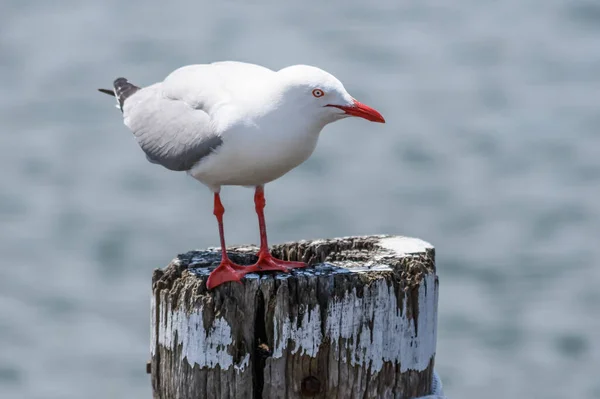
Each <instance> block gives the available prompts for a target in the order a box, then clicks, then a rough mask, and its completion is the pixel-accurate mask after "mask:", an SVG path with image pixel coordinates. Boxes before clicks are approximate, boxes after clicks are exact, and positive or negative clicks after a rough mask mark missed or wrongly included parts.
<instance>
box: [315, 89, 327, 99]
mask: <svg viewBox="0 0 600 399" xmlns="http://www.w3.org/2000/svg"><path fill="white" fill-rule="evenodd" d="M312 93H313V96H315V97H317V98H319V97H323V96H324V95H325V93H324V92H323V90H321V89H314V90H313V91H312Z"/></svg>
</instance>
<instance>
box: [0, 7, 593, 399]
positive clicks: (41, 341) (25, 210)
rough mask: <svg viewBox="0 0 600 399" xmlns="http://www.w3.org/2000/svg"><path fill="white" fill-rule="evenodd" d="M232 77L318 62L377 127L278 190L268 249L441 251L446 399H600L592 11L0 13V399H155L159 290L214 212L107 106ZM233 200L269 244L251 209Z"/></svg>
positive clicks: (350, 137)
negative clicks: (186, 79) (165, 86)
mask: <svg viewBox="0 0 600 399" xmlns="http://www.w3.org/2000/svg"><path fill="white" fill-rule="evenodd" d="M227 59H234V60H243V61H250V62H255V63H259V64H262V65H266V66H268V67H271V68H275V69H277V68H281V67H284V66H287V65H291V64H297V63H306V64H313V65H317V66H320V67H322V68H324V69H326V70H328V71H330V72H331V73H333V74H335V75H336V76H337V77H339V78H340V79H341V80H342V81H343V82H344V83H345V86H346V88H347V89H348V91H349V92H350V93H352V94H353V95H354V96H355V97H356V98H358V99H359V100H361V101H363V102H365V103H367V104H369V105H371V106H373V107H375V108H377V109H378V110H380V111H381V113H382V114H383V115H384V116H385V117H386V119H387V124H386V125H376V124H370V123H368V122H366V121H362V120H357V119H352V120H344V121H342V122H338V123H335V124H333V125H331V126H328V127H327V128H326V129H325V131H324V132H323V134H322V136H321V139H320V142H319V145H318V148H317V150H316V152H315V154H314V155H313V156H312V158H311V159H310V160H309V161H308V162H306V163H305V164H304V165H302V166H301V167H299V168H298V169H296V170H294V171H292V172H291V173H289V174H288V175H286V176H285V177H284V178H282V179H280V180H279V181H277V182H274V183H272V184H270V185H268V186H267V201H268V203H267V210H266V212H267V223H268V227H269V232H270V238H271V241H272V242H283V241H288V240H297V239H303V238H318V237H334V236H344V235H355V234H371V233H390V234H402V235H409V236H416V237H420V238H422V239H425V240H427V241H430V242H431V243H433V244H434V245H435V246H436V248H437V257H438V272H439V275H440V287H441V288H440V290H441V292H440V304H439V311H440V314H439V332H438V351H437V357H436V368H437V370H438V372H439V373H440V375H441V377H442V380H443V382H444V384H445V391H446V393H447V394H448V395H449V396H450V397H451V398H454V399H458V398H488V399H500V398H525V397H527V398H542V397H543V398H545V399H549V398H566V397H585V398H600V378H599V373H600V332H599V331H600V291H599V287H600V285H599V284H600V111H599V107H600V106H599V101H598V98H599V93H600V3H599V2H598V1H596V0H525V1H518V0H507V1H503V2H491V1H481V0H477V1H476V0H458V1H454V2H441V1H434V0H421V1H391V0H388V1H378V2H366V1H350V0H345V1H334V2H321V1H298V2H242V1H240V0H237V1H219V2H217V1H193V2H192V1H188V2H184V1H171V2H163V1H157V0H153V1H142V0H129V1H116V0H105V1H83V0H55V1H45V0H44V1H42V0H37V1H34V0H30V1H23V0H2V1H1V2H0V128H1V131H0V223H1V226H2V227H1V228H0V259H1V262H2V265H1V267H0V397H1V398H7V399H8V398H25V399H38V398H39V399H42V398H43V399H53V398H56V399H58V398H60V399H80V398H89V399H105V398H147V397H150V394H151V389H150V383H149V377H148V375H146V373H145V362H146V360H148V358H149V297H150V278H151V273H152V270H153V269H154V268H156V267H162V266H164V265H166V264H167V263H168V262H169V261H170V260H171V259H172V258H173V257H174V256H175V255H176V254H178V253H181V252H183V251H186V250H189V249H193V248H203V247H207V246H215V245H218V236H217V230H216V224H215V221H214V219H213V215H212V208H211V206H212V197H211V195H210V193H209V191H208V190H207V189H206V188H205V187H203V186H202V185H200V184H199V183H197V182H196V181H194V180H192V179H191V178H189V177H187V176H186V175H185V174H178V173H174V172H170V171H168V170H166V169H163V168H161V167H158V166H156V165H152V164H149V163H148V162H147V161H146V159H145V157H144V155H143V154H142V152H141V150H139V148H138V147H137V144H136V143H135V141H134V139H133V138H132V136H131V134H130V133H129V131H128V130H127V129H126V128H125V127H124V126H123V124H122V119H121V115H120V113H119V111H118V110H117V109H115V107H114V100H113V99H111V98H109V97H107V96H104V95H101V94H100V93H98V92H96V91H95V90H96V88H98V87H106V86H108V87H110V84H111V82H112V80H113V79H114V78H116V77H118V76H125V77H127V78H129V79H131V80H132V81H133V82H135V83H138V84H141V85H145V84H150V83H153V82H155V81H158V80H162V79H163V78H164V77H165V76H166V75H167V74H168V73H169V72H170V71H171V70H173V69H175V68H177V67H179V66H182V65H186V64H191V63H204V62H211V61H215V60H227ZM272 150H276V149H272ZM223 201H224V204H225V206H226V209H227V213H226V215H225V219H226V226H225V227H226V234H227V238H228V243H229V244H240V243H256V242H257V241H258V233H257V223H256V216H255V214H254V211H253V203H252V191H250V190H248V189H243V188H226V189H225V190H224V191H223Z"/></svg>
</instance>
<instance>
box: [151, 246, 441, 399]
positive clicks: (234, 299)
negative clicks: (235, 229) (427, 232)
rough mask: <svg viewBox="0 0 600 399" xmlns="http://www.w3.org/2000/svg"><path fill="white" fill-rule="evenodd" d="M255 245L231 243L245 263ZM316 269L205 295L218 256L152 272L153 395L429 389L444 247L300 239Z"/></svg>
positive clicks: (405, 394) (301, 253)
mask: <svg viewBox="0 0 600 399" xmlns="http://www.w3.org/2000/svg"><path fill="white" fill-rule="evenodd" d="M256 252H257V248H255V247H231V248H228V253H229V255H230V257H231V258H232V260H233V261H234V262H236V263H239V264H252V263H254V262H255V261H256V255H255V254H256ZM272 252H273V254H274V255H275V256H277V257H280V258H282V259H286V260H302V261H305V262H307V263H309V265H310V267H308V268H306V269H297V270H294V271H292V272H291V273H289V274H285V273H264V274H262V275H258V274H248V275H247V276H246V277H245V278H244V279H243V280H242V284H237V283H226V284H224V285H222V286H219V287H217V288H216V289H214V290H212V291H208V290H207V289H206V279H207V277H208V274H209V273H210V271H211V270H212V269H214V267H216V265H218V263H219V260H220V253H219V251H218V250H217V249H209V250H206V251H191V252H187V253H185V254H181V255H179V256H178V257H177V258H176V259H174V260H173V262H171V264H169V265H168V266H167V268H165V269H164V270H156V271H155V272H154V275H153V300H152V319H153V320H152V323H153V330H152V343H151V352H152V367H151V371H152V381H153V389H154V397H155V398H163V399H171V398H301V397H312V398H354V397H357V398H409V397H415V396H421V395H425V394H428V393H429V390H430V387H431V381H432V373H433V363H434V356H435V344H436V327H437V295H438V294H437V293H438V291H437V286H438V282H437V276H436V274H435V262H434V255H435V254H434V249H433V247H431V245H429V244H427V243H425V242H423V241H421V240H417V239H412V238H405V237H395V236H367V237H347V238H339V239H329V240H316V241H301V242H297V243H288V244H282V245H276V246H274V247H272Z"/></svg>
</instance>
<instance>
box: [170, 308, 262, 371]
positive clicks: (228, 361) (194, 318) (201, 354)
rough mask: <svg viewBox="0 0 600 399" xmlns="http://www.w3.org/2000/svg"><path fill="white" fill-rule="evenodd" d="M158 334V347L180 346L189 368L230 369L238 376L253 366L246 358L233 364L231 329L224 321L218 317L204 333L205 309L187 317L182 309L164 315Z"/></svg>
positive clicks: (188, 314)
mask: <svg viewBox="0 0 600 399" xmlns="http://www.w3.org/2000/svg"><path fill="white" fill-rule="evenodd" d="M160 316H161V320H160V323H159V327H158V328H159V331H158V344H159V345H162V346H164V347H166V348H169V349H171V350H174V349H175V348H177V346H179V345H181V356H182V357H185V358H187V361H188V363H189V364H190V366H192V367H193V366H194V365H196V364H197V365H198V366H199V367H200V368H202V367H209V368H212V367H215V366H217V365H219V366H220V367H221V369H223V370H226V369H228V368H230V367H231V366H234V367H235V369H236V370H237V371H239V372H241V371H244V369H245V368H246V367H247V366H248V364H249V362H250V356H249V355H246V356H245V357H244V358H243V359H242V360H241V361H240V362H239V363H238V364H235V363H234V361H233V356H232V355H230V354H229V350H228V347H229V346H230V345H231V343H232V336H231V326H230V325H229V323H227V321H226V320H225V319H224V318H222V317H216V318H215V319H214V321H213V323H212V325H210V326H209V328H208V330H207V331H206V330H205V329H204V325H203V321H202V307H200V308H199V309H195V310H194V311H193V312H191V313H188V312H185V311H183V310H181V309H179V310H176V311H172V312H161V315H160Z"/></svg>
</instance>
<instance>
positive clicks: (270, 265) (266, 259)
mask: <svg viewBox="0 0 600 399" xmlns="http://www.w3.org/2000/svg"><path fill="white" fill-rule="evenodd" d="M265 203H266V202H265V191H264V187H263V186H257V187H256V191H255V192H254V206H255V208H256V214H257V215H258V227H259V229H260V250H259V251H258V261H257V262H256V263H255V264H254V265H252V266H250V267H251V268H252V269H253V271H257V272H261V271H281V272H287V273H289V271H290V269H295V268H299V267H306V263H304V262H290V261H285V260H281V259H276V258H274V257H273V255H271V253H270V252H269V245H268V243H267V228H266V225H265V214H264V209H265Z"/></svg>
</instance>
